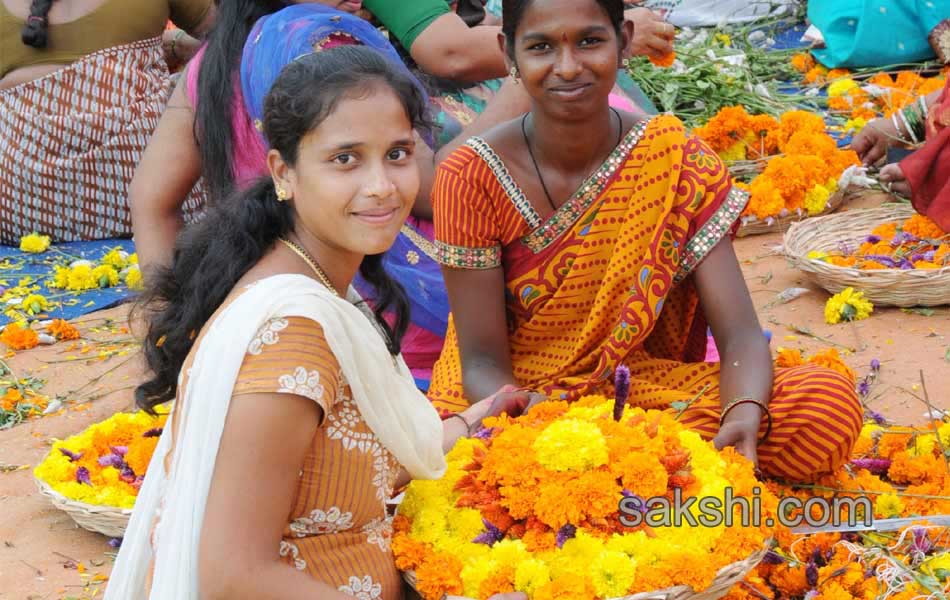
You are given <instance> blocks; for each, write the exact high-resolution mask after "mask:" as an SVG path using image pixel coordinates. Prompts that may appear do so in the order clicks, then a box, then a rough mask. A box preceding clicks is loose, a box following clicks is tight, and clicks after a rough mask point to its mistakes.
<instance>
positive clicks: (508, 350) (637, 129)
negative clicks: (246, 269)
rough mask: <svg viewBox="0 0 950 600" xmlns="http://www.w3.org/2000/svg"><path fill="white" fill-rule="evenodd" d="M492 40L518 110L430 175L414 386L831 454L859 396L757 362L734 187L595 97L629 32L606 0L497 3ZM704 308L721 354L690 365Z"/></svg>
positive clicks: (701, 345) (787, 463)
mask: <svg viewBox="0 0 950 600" xmlns="http://www.w3.org/2000/svg"><path fill="white" fill-rule="evenodd" d="M503 17H504V38H503V40H502V43H503V47H504V49H505V50H506V55H507V56H508V60H509V61H510V64H511V66H512V68H513V69H514V70H515V72H516V73H517V74H518V76H519V78H520V80H521V85H522V86H523V87H524V89H525V90H526V92H527V93H528V94H529V95H530V96H531V103H532V107H531V111H530V112H529V113H528V114H526V115H524V116H522V117H520V118H517V119H514V120H512V121H509V122H506V123H503V124H501V125H499V126H497V127H495V128H493V129H491V130H490V131H488V132H486V133H485V134H484V135H483V136H481V137H476V138H472V139H470V140H469V141H468V142H467V143H466V144H465V145H464V146H462V147H461V148H459V149H458V150H456V151H455V152H453V154H452V155H451V156H450V157H449V158H448V159H447V160H446V161H444V162H443V163H442V164H441V166H440V167H439V170H438V173H437V175H436V181H435V184H434V186H433V209H434V212H435V227H436V247H437V251H438V257H439V260H440V261H441V262H442V264H443V265H444V268H443V274H444V278H445V285H446V288H447V290H448V294H449V301H450V305H451V308H452V313H451V319H450V324H449V330H448V333H447V335H446V341H445V348H444V350H443V352H442V355H441V356H440V357H439V360H438V362H437V363H436V365H435V367H434V369H433V376H432V384H431V386H430V388H429V391H428V396H429V398H430V400H432V401H433V403H434V404H435V405H436V408H438V409H440V410H441V411H442V412H443V414H451V413H453V412H455V411H458V410H465V409H466V407H468V406H469V404H470V401H471V400H474V399H478V398H482V397H484V396H485V395H486V394H487V393H490V391H493V390H496V389H499V388H501V387H503V386H506V385H512V386H516V387H518V388H522V389H524V388H527V389H530V390H534V392H533V394H534V397H535V398H537V397H547V398H551V399H555V400H566V401H573V400H576V399H578V398H580V397H582V396H584V395H588V394H604V395H607V396H611V395H613V394H614V388H613V382H614V378H615V374H616V372H617V371H618V368H619V367H620V366H626V367H627V368H629V370H630V382H629V392H630V393H629V401H630V403H631V404H633V405H636V406H640V407H642V408H646V409H666V410H672V408H671V407H672V406H674V405H675V403H684V404H685V405H686V406H687V408H686V409H685V410H684V411H683V412H682V414H681V416H680V420H681V421H682V422H683V423H684V424H686V425H688V426H689V427H691V428H693V429H695V430H696V431H697V432H698V433H699V434H700V435H702V436H703V437H704V438H706V439H712V440H713V441H714V442H715V443H716V445H717V447H723V446H735V447H736V449H737V450H738V451H739V452H741V453H742V454H743V455H745V456H746V457H747V458H749V459H750V460H752V461H758V462H759V465H760V466H761V468H762V471H763V472H765V473H768V474H770V475H774V476H779V477H785V478H789V479H808V478H811V477H813V476H815V475H817V474H821V473H827V472H831V471H834V469H835V468H837V467H838V466H840V465H841V464H842V463H843V462H844V461H846V460H847V459H848V456H849V454H850V451H851V447H852V446H853V444H854V442H855V440H856V439H857V436H858V433H859V431H860V428H861V424H862V417H863V409H862V406H861V402H860V401H859V399H858V396H857V394H856V393H855V390H854V385H853V382H852V381H850V380H849V379H848V378H847V377H845V376H844V375H842V374H840V373H838V372H836V371H834V370H832V369H826V368H823V367H817V366H814V365H809V366H805V367H798V368H791V369H779V370H775V371H774V372H773V365H772V359H771V356H770V353H769V347H768V342H767V341H766V339H765V337H764V336H763V335H762V329H761V327H760V325H759V323H758V319H757V317H756V314H755V308H754V306H753V304H752V300H751V298H750V296H749V291H748V289H747V287H746V285H745V282H744V279H743V275H742V271H741V269H740V266H739V262H738V260H737V259H736V256H735V252H734V250H733V247H732V239H731V236H732V234H733V233H734V231H735V228H736V227H737V223H738V218H739V215H740V214H741V212H742V210H743V208H744V207H745V205H746V203H747V201H748V197H747V196H746V195H745V194H744V193H742V192H741V191H739V190H737V189H735V188H733V186H732V181H731V178H730V176H729V172H728V170H727V169H726V168H725V167H724V165H723V163H722V161H721V160H720V159H719V158H718V157H717V156H716V154H715V153H714V152H713V151H711V150H710V149H709V148H708V147H707V146H706V145H705V144H703V143H702V142H701V141H700V140H698V139H697V138H695V137H694V136H691V135H688V134H687V133H686V131H685V128H684V126H683V124H682V122H680V121H679V120H678V119H676V118H675V117H674V116H670V115H660V116H656V117H653V118H652V119H638V118H637V117H635V116H634V115H631V114H627V113H623V112H621V111H618V110H616V109H614V108H613V107H611V106H610V101H609V95H610V90H611V89H612V88H613V86H614V82H615V79H616V76H617V75H616V74H617V66H618V64H619V62H620V61H621V60H622V57H623V56H624V49H625V48H626V47H627V46H628V45H629V44H630V40H631V37H632V35H631V34H632V31H631V24H630V22H629V21H626V22H625V21H624V18H623V4H622V2H621V1H620V0H506V1H505V3H504V15H503ZM707 320H708V323H709V325H710V326H711V328H712V332H713V335H714V337H715V341H716V344H717V346H718V348H719V351H720V353H721V357H722V362H721V363H705V362H702V361H703V358H704V356H705V350H706V341H707V337H706V331H707Z"/></svg>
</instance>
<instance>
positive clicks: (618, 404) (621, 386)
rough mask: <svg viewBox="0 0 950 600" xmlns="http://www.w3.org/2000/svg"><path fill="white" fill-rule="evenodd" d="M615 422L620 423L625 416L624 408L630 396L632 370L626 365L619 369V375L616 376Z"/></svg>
mask: <svg viewBox="0 0 950 600" xmlns="http://www.w3.org/2000/svg"><path fill="white" fill-rule="evenodd" d="M614 394H615V396H614V421H619V420H620V417H622V416H623V407H624V406H626V404H627V398H628V397H629V396H630V369H629V368H628V367H627V366H626V365H620V366H619V367H617V373H616V375H615V376H614Z"/></svg>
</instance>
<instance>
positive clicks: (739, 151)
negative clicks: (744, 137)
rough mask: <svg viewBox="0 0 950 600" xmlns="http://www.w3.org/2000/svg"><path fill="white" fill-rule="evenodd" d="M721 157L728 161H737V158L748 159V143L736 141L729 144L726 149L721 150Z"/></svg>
mask: <svg viewBox="0 0 950 600" xmlns="http://www.w3.org/2000/svg"><path fill="white" fill-rule="evenodd" d="M719 158H721V159H722V160H724V161H726V162H735V161H737V160H745V159H746V143H745V142H742V141H740V142H736V143H734V144H733V145H732V146H729V147H728V148H726V149H725V150H723V151H721V152H719Z"/></svg>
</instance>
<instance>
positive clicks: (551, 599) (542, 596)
mask: <svg viewBox="0 0 950 600" xmlns="http://www.w3.org/2000/svg"><path fill="white" fill-rule="evenodd" d="M596 597H597V592H596V591H595V590H594V586H593V584H591V583H590V581H588V580H587V578H585V577H578V576H576V575H571V574H569V573H565V574H563V575H561V576H559V577H557V578H556V579H555V580H553V581H551V582H550V583H546V584H545V585H543V586H541V587H539V588H538V589H537V590H536V591H535V592H534V600H594V598H596Z"/></svg>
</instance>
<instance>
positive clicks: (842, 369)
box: [775, 348, 857, 381]
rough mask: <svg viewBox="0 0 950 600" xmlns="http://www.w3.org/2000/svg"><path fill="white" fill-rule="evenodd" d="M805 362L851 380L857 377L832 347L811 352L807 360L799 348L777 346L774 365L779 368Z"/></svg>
mask: <svg viewBox="0 0 950 600" xmlns="http://www.w3.org/2000/svg"><path fill="white" fill-rule="evenodd" d="M806 363H810V364H813V365H819V366H822V367H826V368H828V369H831V370H833V371H837V372H839V373H841V374H842V375H844V376H845V377H847V378H848V379H850V380H851V381H856V379H857V377H856V375H855V374H854V371H853V370H852V369H851V367H849V366H848V365H846V364H845V363H844V361H843V360H841V355H840V354H838V351H837V350H835V349H834V348H828V349H826V350H823V351H821V352H818V353H816V354H813V355H812V356H811V357H809V358H808V359H807V360H806V359H805V357H804V356H803V355H802V351H801V350H794V349H789V348H779V349H778V356H776V358H775V366H776V367H779V368H787V367H799V366H801V365H804V364H806Z"/></svg>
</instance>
